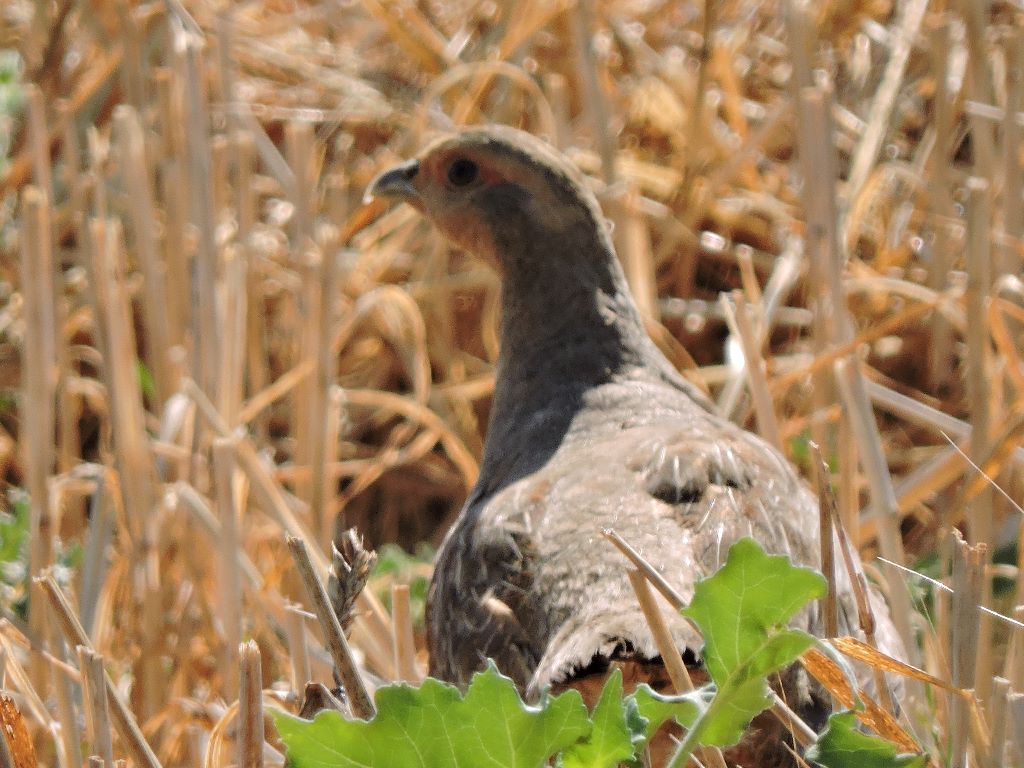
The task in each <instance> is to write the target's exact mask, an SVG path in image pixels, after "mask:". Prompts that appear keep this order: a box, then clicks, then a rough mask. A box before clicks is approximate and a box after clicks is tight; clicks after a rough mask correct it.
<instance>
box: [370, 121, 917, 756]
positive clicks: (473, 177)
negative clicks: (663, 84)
mask: <svg viewBox="0 0 1024 768" xmlns="http://www.w3.org/2000/svg"><path fill="white" fill-rule="evenodd" d="M367 196H368V197H372V198H376V199H383V200H388V201H401V202H404V203H407V204H409V205H411V206H412V207H413V208H415V209H416V210H418V211H419V212H420V213H421V214H423V215H424V216H425V217H426V218H427V219H428V220H429V221H431V222H432V223H433V224H434V225H435V226H436V227H437V229H438V230H440V232H441V233H442V234H443V235H444V236H445V237H446V238H447V239H448V240H450V241H451V242H452V243H453V244H454V245H455V246H457V247H459V248H461V249H464V250H465V251H467V252H469V253H471V254H474V255H475V256H477V257H479V258H481V259H483V260H484V261H486V262H488V263H490V264H491V265H492V266H493V267H494V268H495V269H496V270H497V271H498V273H499V275H500V278H501V329H500V350H499V355H498V359H497V363H496V378H495V388H494V394H493V401H492V406H491V412H490V417H489V423H488V426H487V432H486V437H485V441H484V449H483V456H482V459H481V463H480V473H479V477H478V480H477V482H476V484H475V485H474V487H473V488H472V490H471V491H470V493H469V496H468V498H467V500H466V502H465V505H464V506H463V508H462V510H461V512H460V514H459V516H458V518H457V519H456V521H455V522H454V524H453V525H452V527H451V529H450V530H449V531H448V533H447V534H446V536H445V538H444V540H443V543H442V544H441V547H440V549H439V551H438V554H437V558H436V563H435V567H434V572H433V577H432V580H431V584H430V588H429V593H428V603H427V635H428V638H427V644H428V650H429V671H430V674H431V676H433V677H436V678H440V679H442V680H446V681H449V682H452V683H454V684H456V685H457V686H460V687H462V688H465V686H466V685H468V683H469V681H470V678H471V676H472V675H473V674H474V673H475V672H477V671H479V670H481V669H483V668H484V667H485V665H486V663H487V660H488V659H493V660H494V662H495V663H496V665H497V667H498V668H499V670H501V671H502V672H503V673H504V674H506V675H508V676H509V677H511V678H512V679H513V680H514V681H515V683H516V685H517V686H518V687H519V689H520V691H522V692H523V693H524V695H533V696H536V695H538V693H539V692H540V691H542V690H544V689H547V688H550V689H553V690H556V691H557V690H564V689H566V688H577V689H578V690H580V691H581V692H583V693H584V697H585V698H587V697H588V696H589V700H588V703H592V702H593V699H594V691H595V690H596V691H599V690H600V688H599V686H598V687H595V684H594V681H595V680H597V681H600V680H602V679H603V677H604V676H606V675H607V674H608V672H609V670H610V669H612V668H616V667H617V668H619V669H622V670H623V674H624V676H625V677H626V678H627V679H629V680H632V681H633V683H634V684H635V683H636V682H642V681H648V682H652V683H654V684H655V687H656V688H657V686H659V685H660V686H661V687H665V686H666V684H667V683H666V676H665V674H664V667H663V664H662V663H661V657H660V656H659V652H658V648H657V647H656V644H655V641H654V639H653V637H652V634H651V631H650V630H649V628H648V625H647V622H646V621H645V620H644V617H643V613H642V611H641V609H640V607H639V605H638V604H637V600H636V597H635V594H634V592H633V590H632V587H631V585H630V582H629V579H628V577H627V568H626V567H625V565H626V563H625V560H624V559H623V557H622V556H621V555H620V554H619V553H618V552H617V551H616V550H615V549H613V548H612V547H611V546H610V545H609V544H608V542H607V541H606V540H605V539H604V538H603V537H602V535H601V532H602V530H607V529H614V530H615V531H616V532H618V533H619V534H620V535H621V537H622V538H624V539H625V540H626V541H627V542H629V543H630V544H631V545H632V546H633V547H634V548H636V549H637V550H639V551H640V553H641V554H642V555H643V556H644V557H645V558H646V559H647V560H648V561H649V562H651V563H652V564H654V565H655V566H656V567H657V568H658V569H659V570H660V572H661V574H662V576H663V577H664V578H665V579H666V580H667V581H668V582H669V583H670V584H672V585H673V586H675V587H676V589H677V590H678V591H679V592H680V593H681V594H682V595H683V597H684V598H685V599H687V600H689V599H690V598H691V597H692V596H693V590H694V586H695V584H696V583H697V581H698V579H699V578H700V577H702V576H707V575H710V574H712V573H713V572H714V571H715V570H717V569H718V567H719V566H721V565H722V564H723V563H724V560H725V557H726V556H727V554H728V551H729V548H730V546H731V545H732V544H733V543H735V542H736V541H738V540H739V539H741V538H743V537H748V536H749V537H752V538H753V539H755V540H756V541H757V542H758V543H760V544H761V545H762V547H764V548H765V549H766V550H767V551H768V552H770V553H773V554H782V555H787V556H789V558H790V559H791V560H792V561H793V562H794V563H797V564H800V565H807V566H812V567H820V547H819V534H818V527H819V512H818V502H817V499H816V497H815V496H814V495H812V493H811V492H810V490H809V488H808V487H807V486H806V485H805V483H804V482H803V481H802V480H801V479H800V477H799V475H798V473H797V471H796V470H795V468H794V467H793V466H792V465H791V464H790V463H789V462H788V460H787V459H785V458H784V457H783V456H782V455H781V454H780V453H779V452H778V451H777V450H776V449H775V448H773V447H772V446H770V445H769V444H768V443H767V442H765V441H764V440H763V439H762V438H760V437H759V436H757V435H755V434H753V433H751V432H749V431H746V430H745V429H743V428H741V427H740V426H738V425H736V424H734V423H732V422H730V421H729V420H727V419H725V418H723V417H721V416H719V415H717V414H716V413H715V411H714V407H713V404H712V403H711V401H710V400H709V398H708V397H707V396H706V395H705V394H704V393H703V392H702V391H701V390H700V389H698V388H697V387H696V386H695V385H693V384H692V383H691V382H689V381H688V380H687V379H686V378H685V377H684V376H682V375H681V374H680V372H679V371H678V370H677V369H676V368H675V367H674V366H673V365H672V364H671V363H670V362H669V361H668V359H667V358H666V357H665V356H664V355H663V354H662V352H661V351H659V349H658V347H657V346H656V345H655V343H654V342H653V341H652V339H651V337H650V336H649V335H648V333H647V331H646V329H645V323H644V319H643V318H642V316H641V314H640V312H639V310H638V308H637V304H636V303H635V301H634V299H633V297H632V296H631V294H630V290H629V287H628V285H627V282H626V278H625V275H624V273H623V270H622V267H621V266H620V262H619V259H618V257H617V255H616V253H615V248H614V245H613V242H612V238H611V234H610V226H609V225H608V223H607V221H606V219H605V218H604V216H603V214H602V210H601V207H600V204H599V202H598V200H597V198H596V196H595V195H594V193H593V192H592V191H591V189H590V187H589V186H588V183H587V181H586V179H585V178H584V177H583V175H582V174H581V173H580V171H579V170H578V169H577V168H576V167H575V166H574V164H573V163H572V162H571V161H570V160H569V159H567V158H566V157H565V156H564V155H563V154H561V153H560V152H559V151H558V150H556V149H555V148H553V147H552V146H551V145H550V144H548V143H547V142H545V141H544V140H542V139H539V138H537V137H535V136H533V135H531V134H529V133H527V132H524V131H521V130H518V129H515V128H511V127H506V126H478V127H469V128H464V129H461V130H459V131H458V132H456V133H454V134H452V135H447V136H444V137H442V138H440V139H438V140H436V141H434V142H432V143H430V144H428V145H427V146H426V147H425V148H424V149H423V150H422V151H421V152H419V153H418V154H417V155H416V156H415V157H414V158H413V159H410V160H407V161H406V162H403V163H401V164H399V165H396V166H394V167H392V168H389V169H388V170H385V171H384V172H382V173H380V174H379V175H378V176H377V177H376V178H375V179H374V180H373V181H372V182H371V184H370V186H369V188H368V190H367ZM836 589H837V593H838V594H837V602H838V606H839V625H840V631H841V632H843V633H848V634H857V632H858V630H857V615H856V608H855V601H854V596H853V591H852V588H851V587H850V584H849V581H848V580H847V579H846V578H845V575H844V574H842V573H840V574H838V580H837V588H836ZM879 602H880V601H879V600H875V603H876V604H878V603H879ZM876 611H877V613H878V615H877V618H876V621H877V624H878V631H877V633H878V636H879V637H880V638H884V643H885V648H884V649H885V650H887V651H889V652H890V653H891V654H893V655H897V656H899V655H901V654H900V647H899V640H898V637H897V635H896V632H895V630H894V628H893V627H892V624H891V621H890V619H889V617H888V615H887V614H886V613H885V609H884V607H882V606H881V605H877V607H876ZM666 620H667V622H668V624H669V630H670V632H671V635H672V638H673V640H674V641H675V643H676V646H677V650H678V651H679V653H680V654H681V655H682V656H683V659H684V661H685V662H686V663H687V666H688V667H691V668H693V669H694V670H695V671H697V672H699V670H700V660H699V653H700V648H701V645H702V641H701V639H700V637H698V636H697V634H696V632H695V630H694V629H693V628H692V627H691V625H690V624H689V623H688V622H687V621H685V620H684V619H683V618H682V617H681V616H679V615H678V614H675V613H672V614H670V615H667V616H666ZM794 626H797V627H800V628H802V629H804V630H806V631H808V632H810V633H812V634H814V635H817V636H821V635H822V634H823V631H824V621H823V618H822V616H821V615H820V611H819V609H818V607H817V606H816V605H811V606H809V607H808V608H807V609H805V610H804V611H803V612H802V613H801V614H800V615H799V616H798V617H797V618H796V619H795V620H794ZM782 685H783V687H784V688H786V690H785V691H784V693H785V694H786V696H787V699H788V700H789V701H790V703H791V704H792V705H793V706H794V708H795V709H796V710H797V712H798V713H800V714H801V715H802V716H804V718H805V720H807V721H808V722H809V723H811V724H812V725H813V726H815V727H820V726H822V725H823V723H824V718H825V717H826V716H827V714H828V707H829V705H828V701H827V697H826V696H824V695H823V694H822V692H820V691H818V690H815V688H814V686H813V685H810V684H809V683H808V682H807V681H806V679H803V678H801V677H800V676H799V675H798V674H795V673H787V674H785V675H783V683H782ZM757 722H758V721H755V724H756V723H757ZM765 727H766V728H768V729H770V727H771V726H770V724H769V725H766V726H765ZM776 736H778V737H779V738H778V740H779V741H780V742H781V740H782V739H781V735H780V734H776ZM748 747H749V745H748ZM737 749H739V748H737ZM772 749H775V748H774V747H772V748H770V749H768V750H767V751H766V750H765V748H764V747H763V745H761V746H757V747H751V748H748V750H747V751H746V752H745V753H743V752H740V753H735V754H733V755H732V756H730V755H729V754H727V759H728V760H729V762H730V763H734V764H741V763H742V764H745V765H748V766H749V765H755V764H756V765H791V764H792V758H791V756H790V755H789V754H788V752H787V751H786V750H785V749H784V748H783V747H782V746H781V743H780V744H778V745H777V749H775V751H774V752H773V751H772ZM755 753H756V757H757V760H756V762H755V761H753V760H752V759H751V756H752V755H754V754H755Z"/></svg>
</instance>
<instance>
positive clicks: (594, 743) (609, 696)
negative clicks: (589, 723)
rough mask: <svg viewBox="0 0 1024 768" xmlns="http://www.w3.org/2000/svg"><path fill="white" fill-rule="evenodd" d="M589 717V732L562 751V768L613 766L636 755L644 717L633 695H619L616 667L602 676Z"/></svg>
mask: <svg viewBox="0 0 1024 768" xmlns="http://www.w3.org/2000/svg"><path fill="white" fill-rule="evenodd" d="M592 720H593V723H594V728H593V730H592V731H591V732H590V736H589V737H588V738H587V739H586V740H585V741H580V742H577V743H576V744H574V745H573V746H571V747H569V749H568V750H567V751H566V752H565V753H564V754H563V755H562V762H561V763H560V765H561V766H563V768H614V766H616V765H618V764H619V763H620V762H623V761H629V760H632V759H633V758H634V757H635V756H636V748H637V745H638V744H639V743H641V742H642V741H643V740H644V726H645V725H646V721H645V720H644V719H643V718H642V717H640V714H639V711H638V710H637V705H636V701H635V700H634V699H633V697H629V698H627V699H623V698H622V670H619V669H616V670H615V671H614V672H612V674H610V675H609V676H608V679H607V680H605V683H604V689H603V690H602V691H601V698H600V699H598V701H597V706H596V707H594V713H593V715H592Z"/></svg>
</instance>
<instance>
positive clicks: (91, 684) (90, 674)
mask: <svg viewBox="0 0 1024 768" xmlns="http://www.w3.org/2000/svg"><path fill="white" fill-rule="evenodd" d="M77 651H78V659H79V669H80V670H81V673H82V683H83V688H84V689H85V691H84V693H85V695H84V696H83V700H84V702H85V711H86V715H87V718H86V721H87V724H88V725H89V727H88V728H87V732H88V734H89V743H90V745H91V746H92V751H93V753H94V754H95V755H98V756H99V759H100V761H101V765H105V766H106V767H107V768H111V766H113V765H114V742H113V739H112V737H111V734H110V709H109V707H108V705H107V691H106V683H105V682H104V679H103V676H104V671H103V657H102V656H100V655H99V654H97V653H94V652H93V651H92V649H90V648H87V647H86V646H84V645H79V646H77Z"/></svg>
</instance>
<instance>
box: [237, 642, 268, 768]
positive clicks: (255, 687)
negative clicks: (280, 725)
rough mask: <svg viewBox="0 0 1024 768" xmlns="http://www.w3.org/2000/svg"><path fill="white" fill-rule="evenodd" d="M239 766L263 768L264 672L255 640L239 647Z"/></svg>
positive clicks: (242, 767) (241, 767) (240, 767)
mask: <svg viewBox="0 0 1024 768" xmlns="http://www.w3.org/2000/svg"><path fill="white" fill-rule="evenodd" d="M238 661H239V673H238V677H239V694H238V720H239V727H238V731H239V733H238V765H239V768H263V741H264V736H263V671H262V668H261V665H260V649H259V646H257V645H256V641H255V640H249V641H248V642H245V643H241V644H240V645H239V646H238Z"/></svg>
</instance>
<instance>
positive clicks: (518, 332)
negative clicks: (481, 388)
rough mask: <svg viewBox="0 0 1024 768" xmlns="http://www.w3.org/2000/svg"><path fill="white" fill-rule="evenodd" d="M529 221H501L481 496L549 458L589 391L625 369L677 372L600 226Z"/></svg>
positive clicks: (658, 375) (663, 375) (651, 374)
mask: <svg viewBox="0 0 1024 768" xmlns="http://www.w3.org/2000/svg"><path fill="white" fill-rule="evenodd" d="M523 226H524V222H522V221H520V222H518V223H513V222H509V221H505V222H503V225H499V226H498V227H497V229H496V232H497V234H498V236H499V241H498V246H499V249H500V250H499V252H500V253H501V255H502V260H503V264H502V267H503V270H504V272H505V275H504V282H503V288H502V291H503V293H502V331H501V353H500V356H499V359H498V370H497V384H496V388H495V393H494V403H493V406H492V411H491V420H490V425H489V427H488V431H487V439H486V443H485V446H484V461H483V466H482V467H481V477H480V481H479V483H478V487H477V489H476V494H475V496H476V497H480V496H481V495H483V496H486V495H489V494H490V493H493V492H494V491H496V490H498V489H500V488H501V487H504V486H505V485H507V484H508V483H509V482H513V481H515V480H517V479H519V478H521V477H523V476H525V475H528V474H530V473H531V472H533V471H536V470H537V469H539V468H540V467H541V466H543V464H544V463H545V462H546V461H547V460H548V459H549V458H550V456H551V454H552V453H553V452H554V451H555V450H556V449H557V448H558V446H559V445H560V444H561V442H562V440H563V438H564V436H565V435H566V433H567V431H569V429H570V427H571V426H572V422H573V416H574V415H575V414H576V413H577V412H578V411H579V409H580V408H581V407H582V404H583V400H584V397H585V395H586V394H587V392H588V391H590V390H592V389H594V388H595V387H599V386H601V385H602V384H606V383H609V382H613V381H616V380H621V379H623V378H627V377H629V378H641V379H648V380H651V381H655V380H658V381H662V382H665V381H666V380H667V379H672V378H676V377H677V374H676V372H675V371H674V370H673V369H672V368H671V365H670V364H669V363H668V361H667V360H665V358H664V357H663V356H662V354H661V353H660V352H659V351H658V350H657V348H656V347H655V346H654V344H653V342H652V341H651V340H650V338H649V337H648V335H647V333H646V331H645V330H644V327H643V321H642V319H641V317H640V314H639V311H638V310H637V307H636V304H635V303H634V301H633V298H632V296H631V295H630V293H629V289H628V287H627V285H626V279H625V276H624V274H623V272H622V268H621V267H620V265H619V262H618V259H617V257H616V256H615V253H614V250H613V248H612V245H611V242H610V239H609V238H608V235H607V233H606V232H605V231H604V230H603V228H602V227H600V226H598V227H595V226H594V222H592V221H590V222H588V221H581V222H580V223H579V224H578V225H576V226H573V227H570V228H568V229H567V230H563V231H561V232H558V233H551V232H537V233H524V232H523V229H522V227H523ZM509 230H511V231H509ZM504 231H508V240H507V241H506V242H501V240H500V237H501V235H502V233H503V232H504ZM525 234H529V236H524V235H525Z"/></svg>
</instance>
